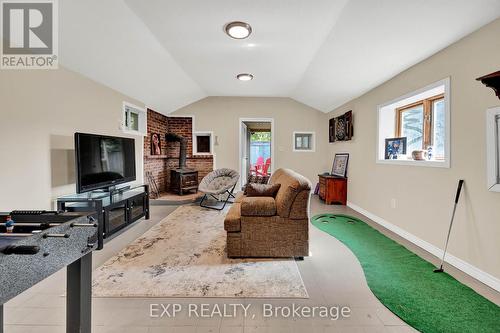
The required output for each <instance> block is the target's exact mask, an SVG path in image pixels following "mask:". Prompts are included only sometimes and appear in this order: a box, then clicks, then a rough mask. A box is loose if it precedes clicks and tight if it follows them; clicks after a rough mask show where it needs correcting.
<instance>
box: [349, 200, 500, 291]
mask: <svg viewBox="0 0 500 333" xmlns="http://www.w3.org/2000/svg"><path fill="white" fill-rule="evenodd" d="M347 206H348V207H350V208H352V209H354V210H355V211H357V212H358V213H360V214H363V215H364V216H366V217H368V218H369V219H370V220H372V221H374V222H376V223H377V224H380V225H381V226H383V227H384V228H386V229H388V230H390V231H392V232H394V233H395V234H397V235H399V236H400V237H403V238H404V239H406V240H407V241H409V242H412V243H413V244H415V245H417V246H418V247H420V248H422V249H424V250H426V251H427V252H429V253H431V254H433V255H435V256H436V257H438V258H441V257H442V256H443V250H442V249H440V248H438V247H436V246H434V245H432V244H431V243H428V242H426V241H424V240H423V239H420V238H418V237H417V236H415V235H413V234H411V233H409V232H407V231H406V230H403V229H401V228H400V227H398V226H396V225H394V224H392V223H390V222H387V221H386V220H384V219H383V218H381V217H379V216H377V215H375V214H372V213H370V212H369V211H367V210H365V209H363V208H361V207H359V206H358V205H356V204H354V203H352V202H350V201H348V202H347ZM444 260H445V262H447V263H448V264H450V265H452V266H454V267H456V268H457V269H459V270H461V271H462V272H464V273H466V274H468V275H470V276H472V277H473V278H475V279H476V280H478V281H481V282H482V283H484V284H485V285H487V286H489V287H491V288H493V289H495V290H496V291H500V279H498V278H496V277H494V276H493V275H491V274H489V273H486V272H484V271H482V270H480V269H479V268H477V267H476V266H473V265H471V264H470V263H468V262H466V261H464V260H462V259H460V258H457V257H455V256H454V255H452V254H450V253H446V257H445V259H444Z"/></svg>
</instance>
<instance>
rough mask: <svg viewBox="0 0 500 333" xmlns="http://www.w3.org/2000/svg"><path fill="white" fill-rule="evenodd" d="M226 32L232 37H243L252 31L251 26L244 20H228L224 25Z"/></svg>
mask: <svg viewBox="0 0 500 333" xmlns="http://www.w3.org/2000/svg"><path fill="white" fill-rule="evenodd" d="M224 31H226V34H227V35H228V36H229V37H231V38H234V39H245V38H247V37H248V36H250V34H251V33H252V27H251V26H250V24H248V23H245V22H239V21H235V22H229V23H228V24H226V25H225V26H224Z"/></svg>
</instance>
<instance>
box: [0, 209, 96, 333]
mask: <svg viewBox="0 0 500 333" xmlns="http://www.w3.org/2000/svg"><path fill="white" fill-rule="evenodd" d="M92 214H93V213H90V214H85V213H57V212H45V211H14V212H11V213H0V333H2V332H3V304H4V303H6V302H7V301H9V300H10V299H12V298H14V297H15V296H17V295H19V294H20V293H22V292H23V291H25V290H27V289H29V288H30V287H32V286H33V285H35V284H36V283H38V282H40V281H42V280H43V279H45V278H47V277H49V276H50V275H52V274H53V273H55V272H57V271H59V270H60V269H62V268H64V267H66V266H67V296H66V332H68V333H70V332H71V333H73V332H82V333H90V331H91V312H92V306H91V304H92V295H91V290H92V251H93V250H94V249H96V248H97V243H98V239H97V230H98V226H97V223H96V222H95V216H94V215H92ZM8 216H9V217H10V218H8ZM12 220H13V221H14V226H13V230H12V227H11V221H12Z"/></svg>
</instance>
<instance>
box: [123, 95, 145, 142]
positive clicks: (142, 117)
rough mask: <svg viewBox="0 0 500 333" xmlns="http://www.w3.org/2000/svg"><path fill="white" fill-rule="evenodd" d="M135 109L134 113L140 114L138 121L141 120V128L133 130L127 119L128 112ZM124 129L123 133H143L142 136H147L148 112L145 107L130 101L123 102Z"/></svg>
mask: <svg viewBox="0 0 500 333" xmlns="http://www.w3.org/2000/svg"><path fill="white" fill-rule="evenodd" d="M130 111H133V112H134V113H137V115H138V121H139V126H138V128H139V130H132V129H130V128H128V127H127V123H126V119H127V116H126V114H127V112H130ZM122 116H123V120H122V131H123V133H126V134H131V135H141V136H146V135H147V123H148V119H147V117H148V114H147V112H146V110H145V109H144V108H141V107H139V106H137V105H134V104H132V103H129V102H123V108H122Z"/></svg>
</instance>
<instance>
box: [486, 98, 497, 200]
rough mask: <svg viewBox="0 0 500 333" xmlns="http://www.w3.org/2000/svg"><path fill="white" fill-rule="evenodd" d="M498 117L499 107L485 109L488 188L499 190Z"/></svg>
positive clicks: (493, 190) (492, 190)
mask: <svg viewBox="0 0 500 333" xmlns="http://www.w3.org/2000/svg"><path fill="white" fill-rule="evenodd" d="M497 117H500V107H495V108H491V109H488V110H487V111H486V166H487V170H486V172H487V180H488V184H487V185H488V190H489V191H491V192H500V165H498V164H499V155H500V147H499V145H500V144H499V143H498V136H499V135H500V133H499V131H498V126H497V124H496V118H497Z"/></svg>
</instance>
